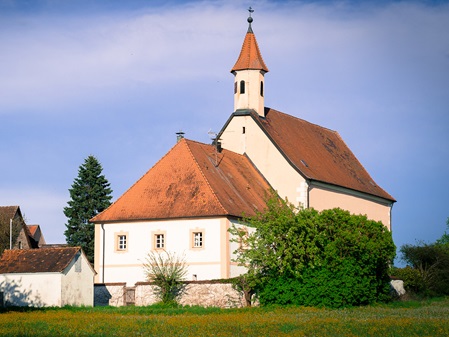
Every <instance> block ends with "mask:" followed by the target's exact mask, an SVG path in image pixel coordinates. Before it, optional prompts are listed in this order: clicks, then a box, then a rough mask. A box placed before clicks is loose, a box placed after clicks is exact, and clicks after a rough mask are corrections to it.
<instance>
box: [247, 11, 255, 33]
mask: <svg viewBox="0 0 449 337" xmlns="http://www.w3.org/2000/svg"><path fill="white" fill-rule="evenodd" d="M248 12H249V17H248V23H249V27H248V33H252V32H253V29H252V28H251V22H253V18H252V17H251V14H252V13H253V12H254V9H252V7H251V6H250V7H249V8H248Z"/></svg>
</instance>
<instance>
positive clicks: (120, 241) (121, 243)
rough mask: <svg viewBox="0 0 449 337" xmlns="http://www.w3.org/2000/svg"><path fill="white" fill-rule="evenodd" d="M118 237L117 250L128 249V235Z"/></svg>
mask: <svg viewBox="0 0 449 337" xmlns="http://www.w3.org/2000/svg"><path fill="white" fill-rule="evenodd" d="M117 239H118V240H117V250H126V248H127V243H126V235H119V236H118V238H117Z"/></svg>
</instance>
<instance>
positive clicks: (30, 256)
mask: <svg viewBox="0 0 449 337" xmlns="http://www.w3.org/2000/svg"><path fill="white" fill-rule="evenodd" d="M78 252H81V248H80V247H59V248H40V249H13V250H5V251H4V252H3V255H2V256H1V258H0V274H9V273H52V272H59V273H60V272H63V271H64V270H65V269H66V268H67V267H68V266H69V264H70V262H71V261H72V260H73V259H74V257H75V256H76V254H77V253H78Z"/></svg>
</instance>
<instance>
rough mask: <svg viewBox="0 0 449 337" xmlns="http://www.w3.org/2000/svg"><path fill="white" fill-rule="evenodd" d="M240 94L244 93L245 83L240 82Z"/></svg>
mask: <svg viewBox="0 0 449 337" xmlns="http://www.w3.org/2000/svg"><path fill="white" fill-rule="evenodd" d="M240 93H241V94H244V93H245V81H243V80H242V81H240Z"/></svg>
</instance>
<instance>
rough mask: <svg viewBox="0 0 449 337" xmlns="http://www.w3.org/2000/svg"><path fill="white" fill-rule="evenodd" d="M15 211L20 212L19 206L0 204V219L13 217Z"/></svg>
mask: <svg viewBox="0 0 449 337" xmlns="http://www.w3.org/2000/svg"><path fill="white" fill-rule="evenodd" d="M17 212H19V214H20V208H19V206H0V218H1V219H7V220H8V221H9V219H14V217H15V216H16V214H17Z"/></svg>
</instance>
